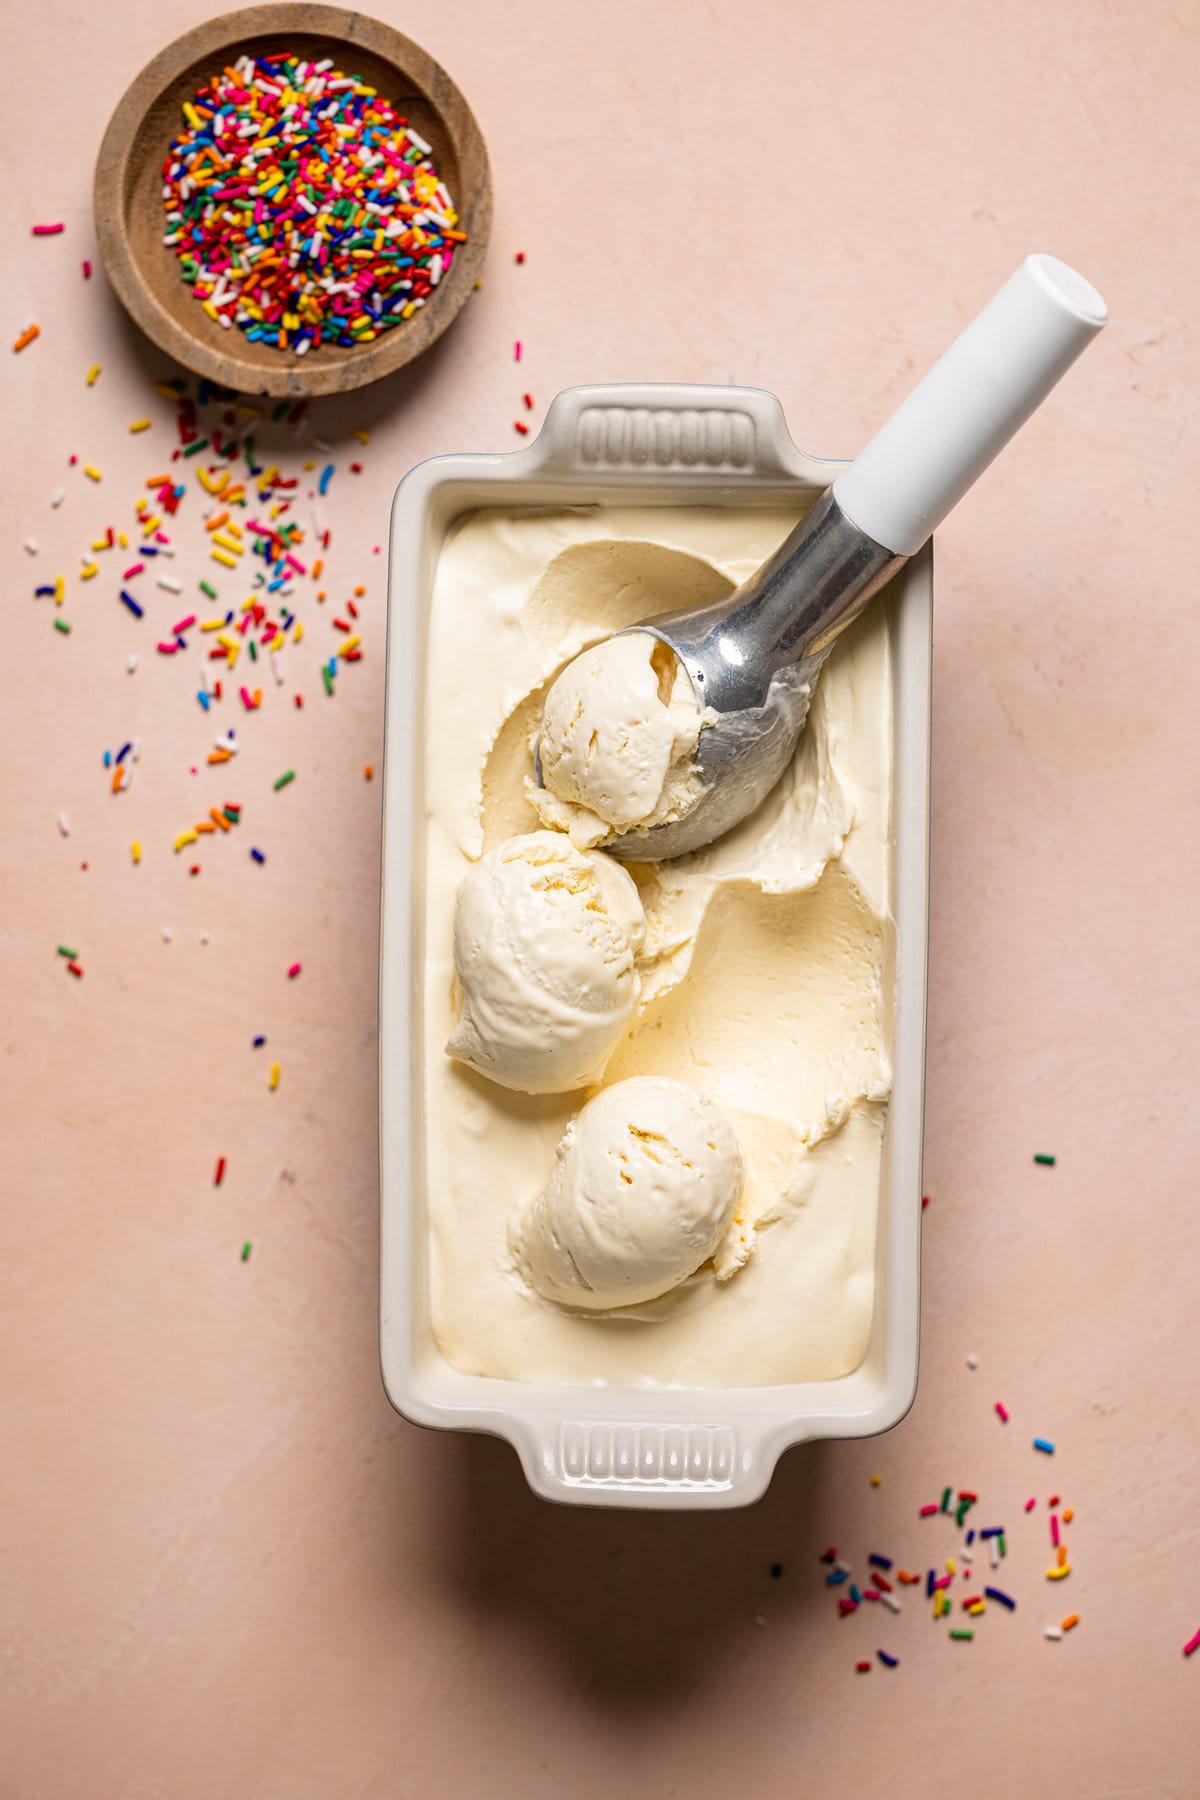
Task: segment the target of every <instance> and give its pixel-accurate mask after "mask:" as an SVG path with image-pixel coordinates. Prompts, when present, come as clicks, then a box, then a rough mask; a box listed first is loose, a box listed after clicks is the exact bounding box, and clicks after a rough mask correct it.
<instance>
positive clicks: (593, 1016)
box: [446, 831, 646, 1094]
mask: <svg viewBox="0 0 1200 1800" xmlns="http://www.w3.org/2000/svg"><path fill="white" fill-rule="evenodd" d="M645 935H646V916H645V913H644V912H643V910H642V903H641V901H640V899H639V898H638V891H637V888H636V887H635V886H634V884H633V881H632V880H631V879H630V877H629V875H628V874H627V873H626V872H625V870H624V869H623V868H621V866H620V864H619V863H615V862H613V861H612V860H611V858H609V857H605V856H600V855H597V854H596V853H595V852H588V851H586V850H577V849H576V848H575V846H574V845H573V844H572V843H571V841H570V839H569V838H566V837H564V836H563V835H562V833H561V832H557V831H533V832H530V833H529V834H528V835H527V836H524V837H514V838H510V839H508V840H507V841H506V842H504V843H502V844H500V845H498V846H497V848H496V849H495V850H492V851H489V853H488V854H487V855H486V856H485V857H483V858H482V859H481V860H480V861H479V862H477V863H476V864H475V866H474V868H472V869H471V870H470V871H469V872H468V873H467V875H466V876H464V878H463V881H462V885H461V886H460V888H459V890H458V896H457V904H456V906H455V912H454V968H455V972H456V974H457V976H458V980H459V983H460V985H461V988H462V996H463V999H462V1013H461V1016H460V1018H459V1021H458V1024H457V1026H456V1027H455V1029H454V1031H453V1032H452V1034H451V1036H450V1040H449V1042H448V1043H447V1045H446V1050H447V1052H448V1054H449V1055H450V1056H452V1057H454V1058H456V1059H457V1060H458V1061H459V1062H463V1063H468V1064H469V1065H470V1066H471V1068H473V1069H477V1070H478V1071H479V1073H480V1074H481V1075H487V1076H488V1077H489V1078H490V1079H491V1080H492V1081H498V1082H499V1083H500V1084H501V1085H502V1086H503V1087H508V1088H517V1089H519V1090H520V1091H521V1092H522V1093H526V1094H554V1093H562V1092H564V1091H566V1090H567V1089H570V1088H578V1087H584V1086H586V1085H587V1084H588V1083H590V1082H594V1081H599V1079H600V1077H601V1076H602V1075H603V1073H604V1066H605V1064H606V1063H607V1061H608V1059H609V1057H610V1056H611V1055H612V1052H613V1050H614V1048H615V1047H616V1044H617V1041H618V1039H619V1038H620V1036H621V1034H622V1032H623V1031H624V1029H625V1026H626V1025H627V1024H628V1022H629V1018H630V1015H631V1013H632V1012H633V1008H634V1003H635V1001H636V1000H637V996H638V976H637V970H636V968H635V964H634V959H635V957H636V954H637V952H638V950H639V949H640V948H641V946H642V941H643V939H644V938H645Z"/></svg>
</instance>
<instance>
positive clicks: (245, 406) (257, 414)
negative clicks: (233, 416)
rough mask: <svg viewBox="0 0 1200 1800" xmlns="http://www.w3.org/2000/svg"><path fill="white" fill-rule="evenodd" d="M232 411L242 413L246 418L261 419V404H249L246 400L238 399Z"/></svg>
mask: <svg viewBox="0 0 1200 1800" xmlns="http://www.w3.org/2000/svg"><path fill="white" fill-rule="evenodd" d="M234 411H235V412H240V413H244V414H245V416H246V418H248V419H261V418H262V407H261V406H251V404H250V402H249V401H248V400H239V401H238V403H237V405H236V406H235V407H234Z"/></svg>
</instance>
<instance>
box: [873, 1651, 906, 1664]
mask: <svg viewBox="0 0 1200 1800" xmlns="http://www.w3.org/2000/svg"><path fill="white" fill-rule="evenodd" d="M875 1654H876V1656H877V1657H878V1658H879V1660H880V1662H881V1663H882V1664H883V1666H884V1668H885V1669H895V1668H898V1667H899V1666H900V1658H899V1657H898V1656H889V1655H888V1653H887V1651H886V1650H877V1651H876V1652H875Z"/></svg>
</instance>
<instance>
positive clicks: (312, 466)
mask: <svg viewBox="0 0 1200 1800" xmlns="http://www.w3.org/2000/svg"><path fill="white" fill-rule="evenodd" d="M304 466H305V468H306V469H315V468H316V466H317V465H316V463H315V462H314V461H313V459H312V457H311V456H310V457H309V459H308V461H307V462H306V463H305V465H304Z"/></svg>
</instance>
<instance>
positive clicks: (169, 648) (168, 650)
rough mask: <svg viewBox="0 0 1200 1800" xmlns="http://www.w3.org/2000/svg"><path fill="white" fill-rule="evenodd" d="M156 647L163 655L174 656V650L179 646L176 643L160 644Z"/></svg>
mask: <svg viewBox="0 0 1200 1800" xmlns="http://www.w3.org/2000/svg"><path fill="white" fill-rule="evenodd" d="M158 647H159V649H160V650H161V651H162V653H163V655H164V656H174V654H175V652H176V651H177V650H178V648H179V645H178V644H160V645H159V646H158Z"/></svg>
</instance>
